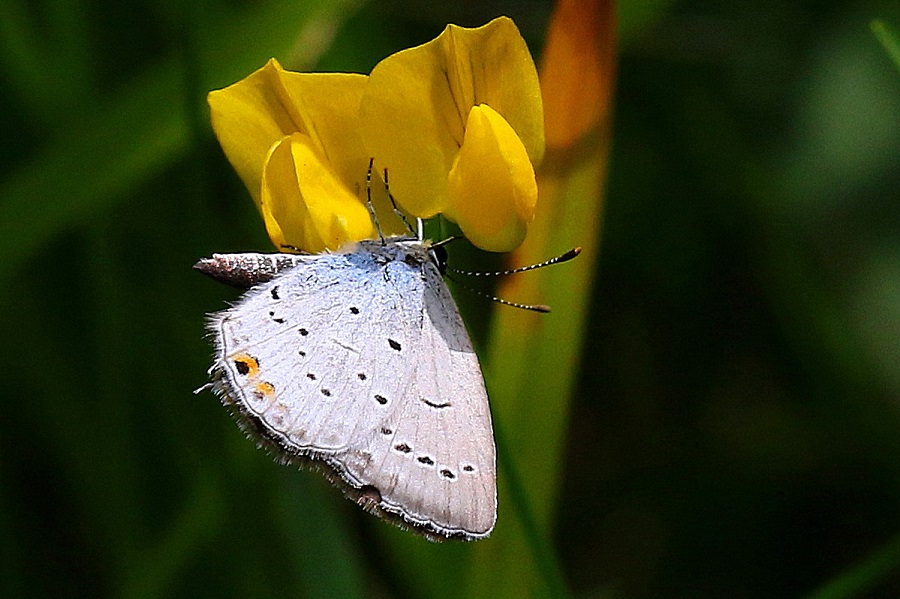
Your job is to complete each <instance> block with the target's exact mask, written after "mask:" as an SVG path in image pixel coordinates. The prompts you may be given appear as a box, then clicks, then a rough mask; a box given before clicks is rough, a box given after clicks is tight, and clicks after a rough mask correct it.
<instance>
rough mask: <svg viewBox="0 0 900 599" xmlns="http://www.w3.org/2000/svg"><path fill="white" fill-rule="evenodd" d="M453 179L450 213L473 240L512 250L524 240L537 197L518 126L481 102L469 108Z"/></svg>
mask: <svg viewBox="0 0 900 599" xmlns="http://www.w3.org/2000/svg"><path fill="white" fill-rule="evenodd" d="M448 183H449V189H450V206H449V208H448V209H447V210H446V211H445V215H446V216H447V217H448V218H450V219H451V220H454V221H456V223H457V224H458V225H459V228H460V229H461V230H462V232H463V234H464V235H465V236H466V237H467V238H468V239H469V241H471V242H472V243H473V244H475V245H476V246H478V247H480V248H481V249H484V250H489V251H492V252H507V251H509V250H512V249H514V248H516V247H517V246H518V245H519V244H520V243H522V240H524V239H525V233H526V231H527V226H528V223H530V222H531V220H532V219H533V218H534V207H535V203H536V202H537V183H536V182H535V178H534V169H533V167H532V166H531V160H530V159H529V157H528V152H527V150H526V148H525V146H524V145H523V144H522V141H521V140H520V139H519V137H518V136H517V135H516V132H515V131H514V130H513V128H512V127H511V126H510V125H509V123H507V122H506V120H505V119H504V118H503V117H502V116H500V114H498V113H497V112H496V111H495V110H493V109H492V108H491V107H489V106H485V105H480V106H476V107H474V108H473V109H472V110H471V111H470V112H469V118H468V120H467V123H466V136H465V140H464V141H463V144H462V148H460V151H459V156H458V158H457V160H456V163H455V164H454V165H453V168H452V170H451V171H450V175H449V177H448Z"/></svg>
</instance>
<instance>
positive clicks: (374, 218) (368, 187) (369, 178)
mask: <svg viewBox="0 0 900 599" xmlns="http://www.w3.org/2000/svg"><path fill="white" fill-rule="evenodd" d="M374 165H375V158H374V157H371V158H369V169H368V170H367V171H366V206H367V207H368V209H369V214H370V215H371V216H372V222H373V223H374V224H375V230H376V231H378V238H379V239H381V245H385V241H384V233H382V232H381V224H379V222H378V215H377V214H375V206H374V204H372V167H373V166H374Z"/></svg>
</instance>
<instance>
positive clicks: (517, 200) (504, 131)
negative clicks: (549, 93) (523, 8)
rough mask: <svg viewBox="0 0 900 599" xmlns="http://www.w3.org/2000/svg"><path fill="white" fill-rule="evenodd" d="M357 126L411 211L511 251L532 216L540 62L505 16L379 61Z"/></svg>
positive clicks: (540, 140) (450, 30)
mask: <svg viewBox="0 0 900 599" xmlns="http://www.w3.org/2000/svg"><path fill="white" fill-rule="evenodd" d="M360 113H361V115H362V118H361V123H362V135H363V138H364V140H365V142H366V146H367V148H368V149H369V151H370V152H372V155H373V156H376V157H377V158H378V160H379V161H380V162H381V163H382V164H384V165H385V166H386V167H387V168H388V170H389V172H390V183H391V193H392V194H393V195H394V197H395V198H396V199H397V201H398V202H399V203H400V205H401V206H403V208H404V209H405V210H407V211H409V212H410V213H411V214H413V215H415V216H418V217H421V218H427V217H431V216H434V215H435V214H438V213H443V214H444V215H445V216H446V217H447V218H449V219H450V220H452V221H455V222H456V223H457V224H458V225H459V227H460V229H461V230H462V232H463V233H464V234H465V235H466V237H468V238H469V240H470V241H471V242H472V243H474V244H475V245H476V246H478V247H480V248H482V249H486V250H492V251H508V250H511V249H513V248H515V247H516V246H518V245H519V244H520V243H521V242H522V240H523V239H524V238H525V231H526V227H527V225H528V223H529V222H531V220H532V218H533V217H534V205H535V202H536V200H537V185H536V184H535V179H534V168H535V166H537V165H538V164H539V163H540V160H541V158H542V157H543V154H544V115H543V109H542V105H541V90H540V86H539V85H538V77H537V71H536V70H535V67H534V62H533V61H532V59H531V54H529V52H528V47H527V46H526V45H525V41H524V40H523V39H522V36H521V35H520V34H519V31H518V29H517V28H516V26H515V24H514V23H513V22H512V21H511V20H510V19H508V18H506V17H500V18H498V19H494V20H493V21H491V22H490V23H488V24H487V25H485V26H483V27H479V28H477V29H466V28H463V27H457V26H455V25H448V26H447V28H446V29H445V30H444V32H443V33H441V35H440V36H438V37H437V39H435V40H433V41H431V42H428V43H427V44H424V45H422V46H418V47H416V48H410V49H409V50H404V51H402V52H398V53H397V54H394V55H392V56H389V57H388V58H385V59H384V60H383V61H381V62H380V63H378V65H376V66H375V68H374V69H373V70H372V74H371V75H370V76H369V81H368V84H367V85H366V90H365V93H364V94H363V99H362V103H361V104H360Z"/></svg>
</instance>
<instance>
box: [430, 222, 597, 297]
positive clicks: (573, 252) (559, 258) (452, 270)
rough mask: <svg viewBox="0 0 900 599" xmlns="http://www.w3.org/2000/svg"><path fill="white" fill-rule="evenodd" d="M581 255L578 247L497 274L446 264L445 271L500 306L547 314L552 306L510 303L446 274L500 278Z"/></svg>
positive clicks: (452, 238)
mask: <svg viewBox="0 0 900 599" xmlns="http://www.w3.org/2000/svg"><path fill="white" fill-rule="evenodd" d="M454 239H457V237H448V238H447V239H444V240H443V241H439V242H438V243H436V244H434V245H432V248H434V247H436V246H437V247H439V246H441V245H444V244H445V243H449V242H451V241H453V240H454ZM580 253H581V248H580V247H576V248H572V249H571V250H569V251H568V252H565V253H564V254H560V255H559V256H556V257H555V258H550V259H549V260H545V261H543V262H540V263H538V264H531V265H529V266H521V267H519V268H513V269H510V270H498V271H495V272H473V271H468V270H459V269H458V268H450V267H448V266H446V264H444V271H445V275H446V276H447V278H448V279H450V280H451V281H453V282H454V283H456V284H457V285H459V286H460V287H463V288H464V289H468V290H469V291H471V292H472V293H474V294H475V295H480V296H482V297H486V298H488V299H490V300H491V301H494V302H497V303H498V304H503V305H504V306H512V307H513V308H521V309H522V310H531V311H532V312H542V313H547V312H549V311H550V306H548V305H546V304H518V303H516V302H510V301H507V300H505V299H503V298H499V297H496V296H494V295H491V294H490V293H486V292H484V291H481V290H480V289H475V288H473V287H471V286H469V285H467V284H465V283H463V282H461V281H460V280H458V279H455V278H453V277H451V276H450V275H449V274H446V273H448V272H450V273H453V274H458V275H464V276H472V277H499V276H503V275H512V274H515V273H518V272H526V271H529V270H535V269H537V268H543V267H545V266H551V265H553V264H560V263H562V262H568V261H569V260H571V259H572V258H574V257H575V256H577V255H578V254H580Z"/></svg>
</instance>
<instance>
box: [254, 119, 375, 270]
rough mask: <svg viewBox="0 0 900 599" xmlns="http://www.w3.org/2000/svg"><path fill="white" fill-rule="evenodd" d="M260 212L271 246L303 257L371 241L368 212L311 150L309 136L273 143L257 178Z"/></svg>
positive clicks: (372, 228)
mask: <svg viewBox="0 0 900 599" xmlns="http://www.w3.org/2000/svg"><path fill="white" fill-rule="evenodd" d="M261 200H262V205H261V210H262V214H263V219H264V220H265V223H266V230H267V231H268V232H269V237H270V238H271V239H272V243H274V244H275V246H276V247H278V248H280V249H287V248H285V246H291V247H293V248H297V249H300V250H305V251H307V252H321V251H323V250H325V249H329V250H335V249H337V248H339V247H341V246H342V245H344V244H346V243H349V242H352V241H359V240H361V239H367V238H372V237H374V236H375V229H374V227H373V225H372V220H371V217H370V215H369V211H368V209H367V208H366V206H365V204H364V203H362V202H360V200H359V198H357V196H356V194H355V193H353V192H352V191H351V190H349V189H348V188H347V187H345V186H344V184H343V183H342V182H341V181H340V180H339V179H338V177H337V176H336V174H335V173H334V172H333V171H332V170H331V168H330V167H329V164H328V163H327V162H326V161H325V160H324V158H323V156H321V154H320V153H319V152H318V151H317V150H316V148H315V144H314V143H313V140H312V138H310V136H308V135H305V134H302V133H294V134H292V135H290V136H287V137H284V138H283V139H281V140H280V141H278V142H276V143H275V145H274V146H273V147H272V150H271V152H269V155H268V159H267V160H266V164H265V168H264V170H263V175H262V194H261Z"/></svg>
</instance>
